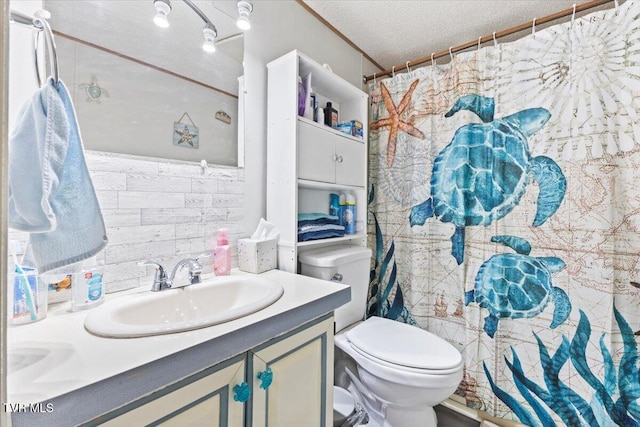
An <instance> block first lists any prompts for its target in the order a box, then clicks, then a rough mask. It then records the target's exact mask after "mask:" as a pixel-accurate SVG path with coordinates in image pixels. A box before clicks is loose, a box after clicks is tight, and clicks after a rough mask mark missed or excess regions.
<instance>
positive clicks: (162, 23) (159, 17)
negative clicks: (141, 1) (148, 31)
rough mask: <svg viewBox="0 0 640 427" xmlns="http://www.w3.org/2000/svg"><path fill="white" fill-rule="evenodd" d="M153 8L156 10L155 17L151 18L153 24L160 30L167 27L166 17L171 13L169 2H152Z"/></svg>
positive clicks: (164, 0)
mask: <svg viewBox="0 0 640 427" xmlns="http://www.w3.org/2000/svg"><path fill="white" fill-rule="evenodd" d="M153 6H154V7H155V8H156V16H154V17H153V23H154V24H156V25H157V26H158V27H160V28H167V27H168V26H169V19H168V18H167V15H168V14H169V12H171V2H170V0H154V1H153Z"/></svg>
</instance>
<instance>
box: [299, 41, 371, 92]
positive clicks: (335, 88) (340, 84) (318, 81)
mask: <svg viewBox="0 0 640 427" xmlns="http://www.w3.org/2000/svg"><path fill="white" fill-rule="evenodd" d="M295 54H297V56H298V58H299V59H300V62H299V73H300V77H304V76H306V75H307V74H309V73H311V86H312V87H313V88H314V89H315V90H316V91H317V92H318V93H322V94H323V95H325V96H327V97H329V98H331V99H334V100H335V101H336V102H345V101H350V100H356V99H358V100H363V101H364V102H365V103H366V100H367V99H368V98H369V95H367V94H366V93H365V92H363V91H362V90H360V88H357V87H355V86H354V85H352V84H351V83H349V82H347V81H346V80H344V79H343V78H342V77H340V76H338V75H337V74H334V73H333V72H331V71H329V70H327V69H326V68H324V67H323V66H322V65H321V64H319V63H317V62H316V61H314V60H313V59H311V58H309V57H308V56H306V55H303V54H302V53H300V52H297V51H296V52H295Z"/></svg>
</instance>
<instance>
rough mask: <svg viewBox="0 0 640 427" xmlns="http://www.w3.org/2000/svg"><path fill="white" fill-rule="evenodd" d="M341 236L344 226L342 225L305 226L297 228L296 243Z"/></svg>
mask: <svg viewBox="0 0 640 427" xmlns="http://www.w3.org/2000/svg"><path fill="white" fill-rule="evenodd" d="M343 236H344V226H342V225H334V224H322V225H305V226H303V227H298V242H305V241H307V240H317V239H327V238H329V237H343Z"/></svg>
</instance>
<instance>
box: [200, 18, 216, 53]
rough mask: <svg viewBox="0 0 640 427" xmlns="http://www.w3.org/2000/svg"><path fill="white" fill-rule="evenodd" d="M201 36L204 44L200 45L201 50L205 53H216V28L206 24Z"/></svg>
mask: <svg viewBox="0 0 640 427" xmlns="http://www.w3.org/2000/svg"><path fill="white" fill-rule="evenodd" d="M202 35H203V36H204V43H202V50H204V51H205V52H209V53H213V52H215V51H216V43H215V40H216V36H217V35H218V32H217V31H216V27H215V26H214V25H213V24H211V23H208V24H206V25H205V26H204V28H203V29H202Z"/></svg>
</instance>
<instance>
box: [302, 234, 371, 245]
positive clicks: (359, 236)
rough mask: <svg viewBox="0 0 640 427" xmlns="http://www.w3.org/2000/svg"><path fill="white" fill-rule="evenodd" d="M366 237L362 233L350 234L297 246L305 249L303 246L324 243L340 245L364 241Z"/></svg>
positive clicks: (310, 241)
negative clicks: (359, 240)
mask: <svg viewBox="0 0 640 427" xmlns="http://www.w3.org/2000/svg"><path fill="white" fill-rule="evenodd" d="M366 237H367V235H366V234H362V233H360V234H349V235H345V236H344V237H331V238H329V239H318V240H309V241H306V242H297V245H298V247H303V246H313V245H319V244H322V243H340V242H348V241H349V240H356V239H364V238H366Z"/></svg>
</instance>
